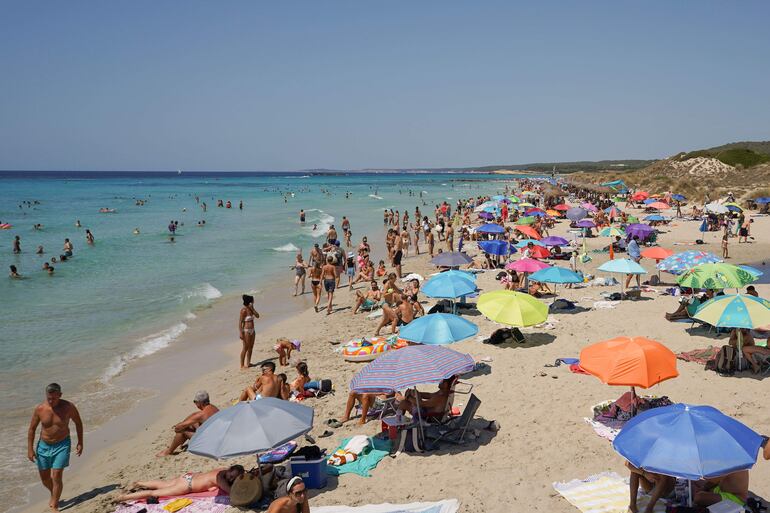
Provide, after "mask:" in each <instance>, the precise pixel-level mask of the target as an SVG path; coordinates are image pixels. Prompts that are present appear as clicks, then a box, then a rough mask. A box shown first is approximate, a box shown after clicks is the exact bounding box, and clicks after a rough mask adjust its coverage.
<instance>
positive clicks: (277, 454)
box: [259, 440, 297, 463]
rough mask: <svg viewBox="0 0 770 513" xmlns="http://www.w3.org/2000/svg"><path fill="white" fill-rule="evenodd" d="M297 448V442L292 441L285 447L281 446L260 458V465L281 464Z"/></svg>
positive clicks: (284, 445)
mask: <svg viewBox="0 0 770 513" xmlns="http://www.w3.org/2000/svg"><path fill="white" fill-rule="evenodd" d="M296 448H297V442H295V441H293V440H292V441H291V442H287V443H285V444H283V445H279V446H278V447H276V448H275V449H273V450H272V451H270V452H266V453H265V454H262V455H260V456H259V462H260V463H280V462H282V461H283V460H285V459H286V458H288V457H289V456H291V453H293V452H294V450H295V449H296Z"/></svg>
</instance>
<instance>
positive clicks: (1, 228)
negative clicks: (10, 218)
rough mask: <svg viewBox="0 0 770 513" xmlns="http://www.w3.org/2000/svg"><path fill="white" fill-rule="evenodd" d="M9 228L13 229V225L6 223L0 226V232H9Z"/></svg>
mask: <svg viewBox="0 0 770 513" xmlns="http://www.w3.org/2000/svg"><path fill="white" fill-rule="evenodd" d="M11 228H13V225H11V224H8V223H3V224H0V230H10V229H11Z"/></svg>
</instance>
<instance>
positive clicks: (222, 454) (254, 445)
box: [187, 397, 313, 459]
mask: <svg viewBox="0 0 770 513" xmlns="http://www.w3.org/2000/svg"><path fill="white" fill-rule="evenodd" d="M311 429H313V408H308V407H307V406H304V405H301V404H297V403H293V402H290V401H284V400H281V399H276V398H274V397H265V398H262V399H259V400H256V401H245V402H240V403H237V404H235V405H234V406H230V407H228V408H224V409H222V410H219V411H218V412H217V413H215V414H214V415H212V416H211V417H210V418H209V419H208V420H207V421H206V422H204V423H203V425H201V427H199V428H198V429H197V430H195V434H194V435H193V437H192V438H191V439H190V443H189V445H188V446H187V447H188V450H189V451H190V452H191V453H192V454H197V455H199V456H206V457H208V458H215V459H221V458H234V457H236V456H247V455H252V454H257V453H259V452H263V451H268V450H270V449H273V448H275V447H278V446H279V445H282V444H285V443H286V442H288V441H290V440H294V439H295V438H297V437H298V436H301V435H303V434H305V433H307V432H308V431H310V430H311Z"/></svg>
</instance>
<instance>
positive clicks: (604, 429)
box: [583, 417, 620, 442]
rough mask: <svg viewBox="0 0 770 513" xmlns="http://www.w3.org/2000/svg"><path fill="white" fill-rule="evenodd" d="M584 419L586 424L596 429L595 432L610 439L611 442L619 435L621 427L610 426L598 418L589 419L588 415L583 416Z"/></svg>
mask: <svg viewBox="0 0 770 513" xmlns="http://www.w3.org/2000/svg"><path fill="white" fill-rule="evenodd" d="M583 420H584V421H585V422H586V424H588V425H589V426H591V428H592V429H593V430H594V433H596V434H597V435H599V436H600V437H602V438H604V439H605V440H609V441H610V442H612V441H613V440H615V437H616V436H618V433H620V429H618V428H615V427H611V426H608V425H607V424H603V423H601V422H599V421H598V420H593V419H589V418H588V417H583Z"/></svg>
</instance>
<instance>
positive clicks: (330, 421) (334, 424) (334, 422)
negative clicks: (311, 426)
mask: <svg viewBox="0 0 770 513" xmlns="http://www.w3.org/2000/svg"><path fill="white" fill-rule="evenodd" d="M324 424H326V425H327V426H330V427H333V428H335V429H337V428H341V427H342V422H340V421H339V420H337V419H328V420H327V421H326V422H324Z"/></svg>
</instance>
